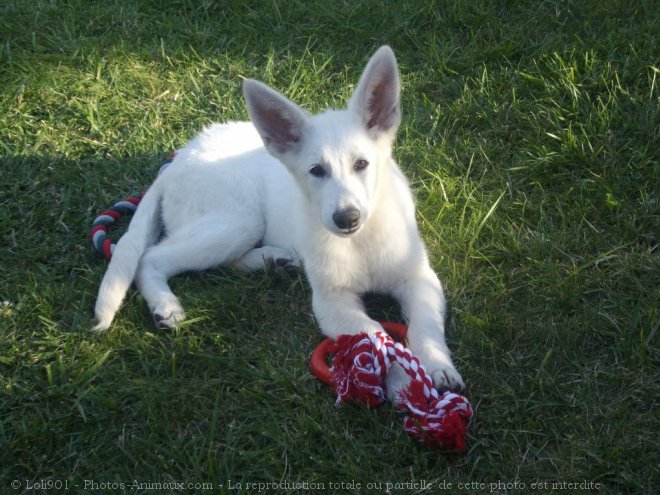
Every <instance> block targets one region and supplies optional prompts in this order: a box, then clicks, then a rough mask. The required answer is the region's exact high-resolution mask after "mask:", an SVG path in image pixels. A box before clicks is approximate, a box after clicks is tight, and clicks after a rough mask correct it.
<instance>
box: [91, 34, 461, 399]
mask: <svg viewBox="0 0 660 495" xmlns="http://www.w3.org/2000/svg"><path fill="white" fill-rule="evenodd" d="M243 92H244V96H245V100H246V102H247V107H248V112H249V114H250V118H251V120H252V122H251V123H250V122H233V123H228V124H222V125H218V124H216V125H213V126H211V127H209V128H208V129H206V130H205V131H203V132H202V133H201V134H200V135H199V136H197V137H196V138H195V139H194V140H192V141H191V142H190V143H189V144H188V145H187V146H186V147H185V148H183V149H182V150H180V151H179V152H178V154H177V155H176V157H175V159H174V161H173V162H172V163H171V165H170V166H169V167H168V168H167V169H165V170H164V171H163V172H162V173H161V174H160V175H159V176H158V178H157V179H156V181H155V182H154V184H153V185H152V187H151V188H150V189H149V190H148V192H147V193H146V195H145V196H144V198H143V200H142V203H141V204H140V207H139V208H138V209H137V211H136V213H135V216H134V217H133V219H132V221H131V224H130V226H129V228H128V231H127V233H126V234H125V235H124V236H123V237H122V238H121V240H120V241H119V242H118V243H117V246H116V249H115V251H114V254H113V257H112V261H111V262H110V266H109V267H108V271H107V272H106V274H105V276H104V278H103V282H102V283H101V287H100V290H99V295H98V300H97V302H96V318H97V321H98V324H97V326H96V327H95V329H96V330H105V329H107V328H108V327H109V326H110V324H111V322H112V319H113V317H114V315H115V313H116V311H117V310H118V308H119V306H120V304H121V302H122V300H123V298H124V296H125V294H126V291H127V290H128V288H129V286H130V284H131V283H132V282H133V280H135V282H136V284H137V287H138V288H139V290H140V292H141V293H142V295H143V296H144V298H145V299H146V301H147V303H148V304H149V307H150V309H151V311H152V312H153V315H154V318H155V320H156V322H157V324H158V325H159V326H163V327H174V326H176V324H177V323H179V322H180V321H181V320H182V319H183V318H184V313H183V309H182V308H181V304H180V303H179V300H178V299H177V298H176V296H175V295H174V294H173V293H172V291H171V290H170V288H169V286H168V284H167V281H168V279H169V278H170V277H172V276H173V275H176V274H178V273H181V272H184V271H191V270H204V269H208V268H212V267H215V266H219V265H232V266H235V267H237V268H240V269H244V270H255V269H258V268H263V267H264V266H267V265H269V264H273V263H274V264H277V265H280V266H285V267H286V266H299V265H300V264H302V266H303V267H304V270H305V273H306V275H307V278H308V280H309V283H310V285H311V287H312V290H313V298H312V300H313V309H314V314H315V316H316V319H317V321H318V324H319V326H320V327H321V330H322V331H323V333H324V334H325V335H327V336H329V337H336V336H338V335H340V334H344V333H357V332H367V333H369V334H373V333H375V332H377V331H381V330H382V327H381V326H380V324H379V323H378V322H376V321H374V320H373V319H371V318H370V317H369V316H367V314H366V312H365V310H364V307H363V304H362V299H361V296H362V295H363V294H365V293H367V292H379V293H388V294H391V295H392V296H393V297H395V298H396V299H397V300H398V301H399V302H400V304H401V308H402V311H403V313H404V315H405V317H406V318H407V321H408V325H409V331H408V344H409V346H410V348H411V350H412V351H413V352H414V353H415V354H416V355H417V356H418V357H419V359H420V361H421V362H422V364H424V365H425V367H426V369H427V371H428V372H429V373H430V374H431V376H432V377H433V380H434V382H435V384H436V386H437V387H439V388H451V389H457V388H462V387H463V381H462V379H461V377H460V375H459V374H458V372H457V371H456V369H455V367H454V365H453V364H452V361H451V357H450V352H449V349H448V348H447V345H446V344H445V338H444V319H445V298H444V294H443V289H442V285H441V284H440V282H439V280H438V278H437V276H436V275H435V273H434V272H433V271H432V269H431V267H430V265H429V261H428V256H427V254H426V250H425V247H424V244H423V243H422V240H421V238H420V235H419V232H418V230H417V224H416V221H415V205H414V202H413V198H412V195H411V193H410V188H409V186H408V182H407V181H406V179H405V177H404V176H403V175H402V173H401V171H400V170H399V168H398V166H397V164H396V163H395V162H394V160H393V158H392V145H393V141H394V138H395V135H396V131H397V128H398V126H399V123H400V120H401V110H400V96H399V92H400V83H399V74H398V68H397V63H396V59H395V57H394V53H393V52H392V50H391V49H390V48H389V47H387V46H383V47H381V48H380V49H379V50H378V51H377V52H376V53H375V54H374V56H373V57H372V58H371V60H370V61H369V63H368V64H367V66H366V68H365V70H364V73H363V74H362V77H361V79H360V82H359V83H358V87H357V89H356V90H355V93H354V94H353V96H352V97H351V99H350V101H349V102H348V107H347V109H346V110H341V111H337V110H328V111H326V112H324V113H322V114H319V115H315V116H310V115H309V114H308V113H307V112H305V111H304V110H303V109H302V108H300V107H298V106H297V105H295V104H294V103H292V102H291V101H289V100H288V99H287V98H285V97H284V96H283V95H281V94H280V93H278V92H276V91H274V90H273V89H270V88H269V87H267V86H265V85H264V84H262V83H260V82H257V81H254V80H246V81H245V82H244V84H243ZM161 237H162V239H161ZM159 239H160V240H159ZM399 372H400V370H399ZM394 375H396V373H394ZM402 375H403V374H402V373H399V376H398V378H397V377H396V376H394V377H393V378H392V380H393V381H396V380H399V382H401V381H403V380H404V379H403V378H402ZM399 385H400V384H399ZM399 385H396V386H399ZM388 388H390V387H388ZM390 390H391V388H390Z"/></svg>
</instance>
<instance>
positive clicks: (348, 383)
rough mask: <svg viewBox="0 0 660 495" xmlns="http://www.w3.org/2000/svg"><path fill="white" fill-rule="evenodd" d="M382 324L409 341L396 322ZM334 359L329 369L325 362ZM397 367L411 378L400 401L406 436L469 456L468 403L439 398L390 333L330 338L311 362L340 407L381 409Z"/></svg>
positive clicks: (455, 397) (450, 397) (415, 360)
mask: <svg viewBox="0 0 660 495" xmlns="http://www.w3.org/2000/svg"><path fill="white" fill-rule="evenodd" d="M382 325H383V328H384V329H385V330H386V331H387V332H389V333H390V334H392V335H394V336H395V337H398V338H400V339H404V338H405V335H406V332H407V328H406V327H405V326H404V325H400V324H397V323H391V322H383V323H382ZM332 354H334V358H333V359H332V369H330V368H328V365H327V362H326V360H327V359H328V357H329V356H330V355H332ZM394 363H397V364H399V365H400V366H401V367H402V368H403V370H404V371H405V372H406V373H407V374H408V376H410V378H411V381H410V384H409V385H408V387H407V388H406V389H404V390H401V391H400V392H399V396H398V398H397V400H396V401H395V404H396V406H397V407H398V409H400V410H402V411H404V412H405V413H406V415H405V416H404V419H403V426H404V429H405V431H406V432H407V433H408V434H409V435H411V436H414V437H417V438H418V439H419V440H420V442H422V443H423V444H425V445H426V446H428V447H438V448H441V449H443V450H449V451H457V452H463V451H465V435H466V433H467V428H468V426H469V424H470V421H471V419H472V416H473V411H472V406H471V405H470V403H469V401H468V400H467V398H465V397H464V396H462V395H458V394H455V393H453V392H449V391H447V392H444V393H443V394H440V393H439V392H438V390H437V389H436V388H435V387H434V385H433V381H432V379H431V377H430V376H429V375H428V374H427V372H426V369H425V368H424V366H423V365H422V364H420V362H419V359H418V358H417V357H416V356H414V355H413V354H412V352H411V351H410V349H408V348H406V347H404V346H403V345H402V344H401V343H400V342H395V341H394V339H393V338H392V337H391V336H390V335H388V334H387V333H384V332H377V333H376V334H375V335H374V336H372V337H369V336H368V335H367V334H365V333H360V334H357V335H340V336H339V337H338V338H337V340H336V341H332V340H331V339H326V340H324V341H323V342H321V344H320V345H319V346H318V347H317V348H316V349H315V350H314V352H313V353H312V356H311V358H310V368H311V370H312V373H313V374H314V375H315V376H316V377H317V378H318V379H319V380H321V381H322V382H325V383H327V384H330V385H332V386H333V387H334V389H335V392H336V393H337V405H340V404H341V403H342V402H344V401H347V400H358V401H360V402H362V403H364V404H366V405H367V406H369V407H378V406H379V405H380V404H382V403H383V402H384V401H385V397H386V384H385V378H386V376H387V372H388V371H389V369H390V367H391V366H392V364H394Z"/></svg>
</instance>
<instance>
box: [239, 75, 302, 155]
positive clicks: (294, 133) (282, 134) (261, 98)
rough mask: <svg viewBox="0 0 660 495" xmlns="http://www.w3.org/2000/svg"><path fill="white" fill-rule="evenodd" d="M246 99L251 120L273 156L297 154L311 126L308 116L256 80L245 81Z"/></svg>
mask: <svg viewBox="0 0 660 495" xmlns="http://www.w3.org/2000/svg"><path fill="white" fill-rule="evenodd" d="M243 96H244V97H245V101H246V103H247V109H248V114H249V115H250V120H251V121H252V123H253V124H254V126H255V127H256V128H257V131H258V132H259V134H260V135H261V139H263V141H264V145H265V146H266V149H267V150H268V151H269V153H270V154H271V155H273V156H274V157H276V158H282V157H283V156H284V155H286V154H288V153H292V152H293V153H295V152H296V151H297V150H298V149H299V147H300V143H301V140H302V137H303V132H304V129H305V126H306V124H307V113H306V112H305V111H304V110H303V109H302V108H300V107H299V106H298V105H296V104H295V103H293V102H291V101H289V100H288V99H287V98H286V97H285V96H283V95H282V94H280V93H278V92H277V91H275V90H274V89H271V88H269V87H268V86H266V85H265V84H263V83H261V82H259V81H255V80H254V79H246V80H245V81H243Z"/></svg>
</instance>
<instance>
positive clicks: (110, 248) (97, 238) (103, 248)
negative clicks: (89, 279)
mask: <svg viewBox="0 0 660 495" xmlns="http://www.w3.org/2000/svg"><path fill="white" fill-rule="evenodd" d="M142 196H144V193H143V192H141V193H139V194H134V195H133V196H129V197H128V198H126V199H124V200H122V201H119V202H118V203H115V204H114V205H112V206H111V207H110V208H108V209H107V210H104V211H102V212H101V213H100V214H99V216H98V217H96V219H95V220H94V223H92V232H91V234H90V238H91V240H92V245H93V246H94V248H95V249H96V250H97V251H99V252H100V253H102V254H103V256H105V257H106V258H107V259H108V260H109V259H111V258H112V253H113V252H114V250H115V245H116V244H115V243H114V242H112V241H111V240H110V238H109V237H108V229H109V228H110V227H111V226H112V225H113V224H114V223H115V222H116V221H117V220H119V219H120V218H121V217H122V215H126V214H133V213H135V210H136V209H137V207H138V205H139V204H140V201H141V200H142Z"/></svg>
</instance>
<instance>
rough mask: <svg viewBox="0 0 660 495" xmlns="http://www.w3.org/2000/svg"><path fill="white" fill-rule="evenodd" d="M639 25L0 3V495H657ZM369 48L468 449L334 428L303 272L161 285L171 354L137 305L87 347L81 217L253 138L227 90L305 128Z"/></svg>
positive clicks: (654, 80)
mask: <svg viewBox="0 0 660 495" xmlns="http://www.w3.org/2000/svg"><path fill="white" fill-rule="evenodd" d="M658 25H660V5H659V4H658V2H655V1H651V0H649V1H644V0H640V1H633V2H628V1H610V0H603V1H601V0H584V1H578V0H573V1H572V0H566V1H559V0H557V1H545V2H537V1H531V0H530V1H486V0H483V1H481V0H479V1H470V2H468V1H465V2H460V1H456V2H452V1H438V2H427V1H419V2H418V1H403V2H383V1H343V0H339V1H336V2H326V1H323V2H313V1H312V2H305V1H300V0H284V1H262V0H254V1H251V2H243V1H225V2H212V1H208V0H199V1H194V0H178V1H171V2H157V1H155V0H127V1H113V2H107V1H97V0H69V1H64V0H5V1H3V2H1V5H0V492H1V493H21V492H26V493H45V491H48V492H49V493H55V492H64V491H67V492H69V493H121V492H126V493H153V492H154V490H148V488H149V487H151V488H155V487H158V483H169V484H170V485H169V487H170V489H169V490H161V491H160V492H161V493H182V492H185V493H192V492H202V491H205V492H207V493H209V492H210V490H205V488H210V486H209V485H208V484H209V483H210V484H213V489H214V491H216V492H219V493H239V492H240V493H255V492H256V491H257V487H249V486H248V483H256V482H264V483H283V485H281V486H280V487H279V488H281V489H275V490H273V489H271V490H270V491H269V492H270V493H273V492H276V493H289V492H290V493H321V492H325V493H336V492H340V493H343V492H346V493H349V492H350V493H360V492H363V493H367V492H369V493H371V492H386V491H388V490H389V491H390V492H391V493H450V492H451V490H442V488H449V487H450V486H451V488H452V490H453V492H454V493H484V492H486V493H487V492H494V493H521V494H522V493H530V492H531V491H532V490H533V489H535V488H539V490H535V492H537V493H553V492H561V493H583V492H584V489H585V488H589V487H591V488H593V492H594V493H595V492H597V493H608V494H609V493H612V494H614V493H635V494H637V493H649V494H650V493H657V490H658V486H660V454H659V450H660V448H659V447H658V431H659V430H660V413H659V412H660V407H659V406H660V404H659V401H660V374H659V368H658V358H659V353H658V351H659V346H658V326H659V322H660V318H659V315H658V307H659V306H660V304H659V303H660V301H659V300H660V258H659V256H658V242H659V239H658V235H659V233H660V211H659V205H658V197H659V195H660V166H659V164H658V162H659V157H660V115H659V112H658V108H659V96H660V91H659V87H660V50H659V46H660V36H659V32H658ZM383 43H388V44H390V45H391V46H392V47H393V48H394V50H395V52H396V54H397V57H398V60H399V64H400V69H401V73H402V84H403V111H404V119H403V123H402V126H401V130H400V133H399V137H398V140H397V147H396V151H395V156H396V158H397V160H398V161H399V163H400V164H401V167H402V168H403V170H404V171H405V173H406V174H407V175H408V177H409V178H410V179H411V182H412V184H413V186H414V189H415V193H416V197H417V201H418V205H419V212H418V219H419V224H420V227H421V230H422V232H423V237H424V239H425V241H426V243H427V246H428V248H429V253H430V257H431V260H432V264H433V266H434V268H435V270H436V271H437V272H438V274H439V276H440V278H441V279H442V280H443V282H444V283H445V285H446V288H447V295H448V299H449V305H450V307H451V310H452V314H451V316H450V318H449V320H448V322H447V323H448V324H447V328H448V339H449V341H450V345H451V347H452V349H453V350H454V356H455V362H456V364H457V366H458V368H459V371H460V372H461V373H462V375H463V378H464V379H465V381H466V383H467V390H466V392H465V393H466V395H467V396H468V397H469V398H470V400H471V401H472V404H473V406H474V408H475V419H474V422H473V424H472V428H471V430H470V434H469V439H468V451H467V452H466V453H465V454H464V455H452V454H444V453H440V452H437V451H431V450H428V449H426V448H424V447H422V446H420V445H418V444H417V443H416V441H415V440H413V439H411V438H409V437H408V436H407V435H406V434H405V433H404V432H403V429H402V425H401V418H400V416H399V414H398V413H397V412H396V411H395V410H394V408H393V407H384V408H381V409H380V410H377V411H372V410H367V409H364V408H362V407H359V406H355V405H344V406H343V407H341V408H335V407H334V406H333V404H334V397H333V394H332V392H331V390H329V389H328V388H327V387H325V386H322V385H320V384H319V383H318V382H317V381H316V380H315V379H314V378H313V377H312V376H311V374H310V372H309V370H308V367H307V359H308V356H309V354H310V353H311V351H312V350H313V349H314V347H315V346H316V345H317V344H318V342H319V341H320V334H319V333H318V332H317V330H316V326H315V323H314V320H313V317H312V315H311V306H310V294H309V290H308V287H307V284H306V282H305V280H304V278H303V276H302V275H300V276H299V277H293V278H282V277H278V276H276V275H274V274H269V273H257V274H249V275H246V274H239V273H236V272H234V271H232V270H229V269H219V270H215V271H212V272H208V273H204V274H191V275H187V276H181V277H177V278H175V279H174V280H173V282H172V284H173V288H174V291H175V292H176V293H177V294H179V295H180V296H181V299H182V302H183V305H184V307H185V308H186V310H187V313H188V315H189V317H190V318H189V320H188V321H187V322H186V323H184V324H183V325H182V326H181V327H180V328H178V329H177V330H176V331H157V330H155V329H154V327H153V325H152V321H151V317H150V315H149V313H148V310H147V308H146V305H145V304H144V301H143V300H142V298H141V297H140V296H139V294H137V293H136V292H135V291H134V290H132V291H131V292H130V295H129V297H128V299H127V301H126V302H125V304H124V306H123V307H122V309H121V311H120V313H119V314H118V318H117V320H116V323H115V325H114V326H113V328H112V329H111V330H110V331H109V332H107V333H105V334H102V335H94V334H91V333H90V332H89V331H88V330H89V329H90V327H91V326H92V313H93V304H94V299H95V296H96V290H97V288H98V285H99V283H100V280H101V277H102V275H103V273H104V270H105V268H106V262H105V261H104V260H103V259H102V258H101V257H100V256H99V255H97V253H95V252H94V251H93V249H92V247H91V244H90V242H89V239H88V232H89V229H90V225H91V222H92V220H93V219H94V218H95V217H96V215H97V214H98V212H99V211H101V210H102V209H104V208H105V207H107V206H109V205H111V204H113V203H114V202H115V201H117V200H119V199H122V198H123V197H125V196H127V195H128V194H130V193H134V192H136V191H139V190H142V189H144V188H146V187H147V186H148V185H149V183H150V181H151V180H152V179H153V177H154V176H155V174H156V172H157V170H158V168H159V166H160V164H161V163H162V161H163V159H164V157H165V156H166V155H167V153H168V152H170V151H172V150H174V149H176V148H177V147H179V146H181V145H183V144H184V143H185V142H186V141H187V140H188V139H190V138H191V137H192V136H194V135H195V134H196V133H197V132H198V131H199V130H200V129H201V128H202V127H203V126H205V125H206V124H208V123H210V122H213V121H224V120H229V119H234V120H237V119H245V118H246V116H247V114H246V110H245V105H244V103H243V100H242V97H241V90H240V88H241V80H242V78H243V77H252V78H257V79H260V80H263V81H265V82H266V83H268V84H271V85H273V86H274V87H276V88H278V89H280V90H281V91H282V92H283V93H285V94H286V95H287V96H289V97H290V98H292V99H293V100H295V101H296V102H298V103H300V104H301V105H303V106H305V107H306V108H308V109H309V110H310V111H313V112H315V111H319V110H322V109H325V108H326V107H327V106H339V105H343V104H344V101H345V100H346V98H347V97H348V96H349V95H350V92H351V90H352V89H353V88H354V86H355V84H356V82H357V78H358V77H359V74H360V72H361V70H362V68H363V66H364V64H365V62H366V60H367V59H368V57H369V56H370V55H371V54H372V53H373V52H374V50H375V49H376V48H377V47H378V46H379V45H381V44H383ZM124 228H125V224H122V225H120V226H117V227H116V228H115V230H114V231H113V232H114V233H115V234H118V233H119V232H121V230H122V229H124ZM373 307H374V312H375V313H376V314H377V315H380V316H382V317H388V318H397V317H398V316H397V314H396V312H395V311H394V310H393V309H392V308H390V307H389V306H388V305H387V304H386V303H385V302H383V301H380V300H377V301H375V302H374V303H373ZM12 482H13V483H15V484H12ZM133 482H136V483H142V485H141V486H138V485H133ZM537 482H539V483H540V484H539V485H534V483H537ZM149 483H152V484H153V485H149ZM177 483H182V484H185V488H182V486H181V485H177ZM189 483H191V484H192V485H191V486H188V485H187V484H189ZM342 483H343V485H341V484H342ZM351 483H353V485H352V487H351ZM459 483H463V484H464V485H459ZM121 484H124V485H125V487H124V490H122V489H121ZM195 484H196V486H195ZM331 484H332V486H331ZM589 484H590V485H589ZM358 485H359V486H358ZM338 486H339V489H337V487H338ZM52 487H54V488H53V489H51V490H39V489H40V488H44V489H45V488H52ZM58 487H59V488H58ZM161 487H162V486H161ZM67 488H68V490H66V489H67ZM178 488H182V489H178ZM271 488H272V487H271ZM308 488H309V490H308ZM313 488H318V490H313ZM321 488H324V489H323V490H321ZM596 489H597V491H596Z"/></svg>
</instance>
